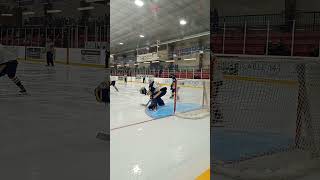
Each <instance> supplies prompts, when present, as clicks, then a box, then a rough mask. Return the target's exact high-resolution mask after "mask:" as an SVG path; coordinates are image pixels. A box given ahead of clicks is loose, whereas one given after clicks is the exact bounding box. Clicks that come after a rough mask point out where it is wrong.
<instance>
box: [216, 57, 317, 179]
mask: <svg viewBox="0 0 320 180" xmlns="http://www.w3.org/2000/svg"><path fill="white" fill-rule="evenodd" d="M211 69H212V71H211V74H212V76H211V80H212V81H211V85H212V86H211V88H212V89H215V91H214V92H212V96H211V109H212V112H211V152H212V154H211V157H212V160H211V167H212V172H213V176H214V175H215V174H221V175H225V176H229V177H232V178H235V179H243V180H253V179H254V180H259V179H273V180H274V179H292V178H294V177H298V176H302V175H304V174H306V173H308V172H309V171H312V170H313V169H315V168H319V167H320V159H319V157H320V111H319V107H320V63H319V59H317V58H298V57H297V58H293V57H267V56H244V55H238V56H237V55H230V56H226V55H220V56H219V55H217V56H216V58H215V60H214V61H212V63H211ZM219 73H220V74H222V78H217V77H219ZM213 110H216V111H213ZM216 113H218V114H219V115H218V116H217V115H216ZM218 117H222V118H218Z"/></svg>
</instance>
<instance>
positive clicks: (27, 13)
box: [22, 11, 35, 15]
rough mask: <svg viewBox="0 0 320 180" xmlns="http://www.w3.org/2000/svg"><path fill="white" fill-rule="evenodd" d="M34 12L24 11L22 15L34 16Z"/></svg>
mask: <svg viewBox="0 0 320 180" xmlns="http://www.w3.org/2000/svg"><path fill="white" fill-rule="evenodd" d="M34 14H35V12H33V11H26V12H23V13H22V15H34Z"/></svg>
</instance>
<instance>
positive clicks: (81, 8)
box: [78, 6, 94, 11]
mask: <svg viewBox="0 0 320 180" xmlns="http://www.w3.org/2000/svg"><path fill="white" fill-rule="evenodd" d="M92 9H94V7H93V6H88V7H79V8H78V11H87V10H92Z"/></svg>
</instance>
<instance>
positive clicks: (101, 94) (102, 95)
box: [94, 82, 110, 103]
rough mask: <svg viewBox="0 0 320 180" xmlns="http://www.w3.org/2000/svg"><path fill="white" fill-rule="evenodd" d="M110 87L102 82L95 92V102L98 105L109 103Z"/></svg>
mask: <svg viewBox="0 0 320 180" xmlns="http://www.w3.org/2000/svg"><path fill="white" fill-rule="evenodd" d="M109 93H110V86H109V85H108V83H107V82H102V83H101V84H100V85H99V86H98V87H97V88H96V89H95V90H94V94H95V96H96V100H97V101H98V102H100V103H110V95H109Z"/></svg>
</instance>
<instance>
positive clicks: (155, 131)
mask: <svg viewBox="0 0 320 180" xmlns="http://www.w3.org/2000/svg"><path fill="white" fill-rule="evenodd" d="M142 86H146V84H142V83H131V82H129V83H128V84H127V85H125V84H124V83H123V82H121V81H118V82H117V87H118V88H119V92H116V91H115V90H114V89H113V88H112V87H111V90H110V91H111V92H110V94H111V106H110V107H111V115H110V116H111V121H110V126H111V142H110V144H111V149H110V151H111V152H110V155H111V161H110V163H111V164H112V166H111V175H110V177H111V179H112V180H116V179H126V180H133V179H134V180H138V179H139V180H150V179H152V180H173V179H174V180H194V179H195V178H196V177H198V176H199V175H201V174H202V173H203V172H204V171H206V170H207V169H208V168H209V166H210V144H209V142H210V134H209V131H210V125H209V117H206V118H204V119H199V120H190V119H189V120H188V119H182V118H178V117H175V116H170V117H166V118H160V119H153V118H151V117H150V116H148V115H147V114H146V113H145V107H144V106H142V105H141V104H146V103H147V102H148V100H149V98H148V97H147V96H144V95H141V94H140V93H139V89H140V88H141V87H142ZM167 88H169V87H167ZM186 94H188V96H182V97H180V98H181V102H188V101H189V100H190V99H192V98H195V97H200V96H199V92H198V91H197V90H192V89H190V92H186ZM169 96H170V92H167V94H166V95H165V96H164V98H163V100H164V101H165V103H167V104H170V103H172V101H173V100H172V99H170V98H169Z"/></svg>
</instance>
